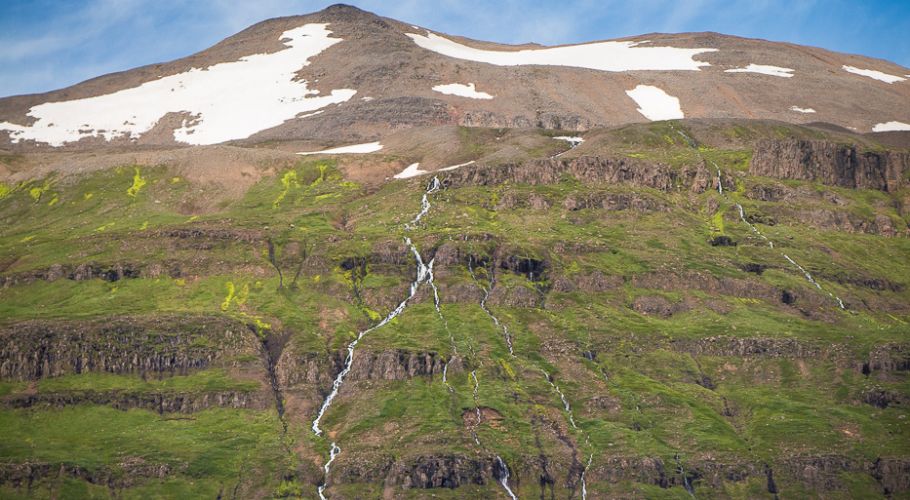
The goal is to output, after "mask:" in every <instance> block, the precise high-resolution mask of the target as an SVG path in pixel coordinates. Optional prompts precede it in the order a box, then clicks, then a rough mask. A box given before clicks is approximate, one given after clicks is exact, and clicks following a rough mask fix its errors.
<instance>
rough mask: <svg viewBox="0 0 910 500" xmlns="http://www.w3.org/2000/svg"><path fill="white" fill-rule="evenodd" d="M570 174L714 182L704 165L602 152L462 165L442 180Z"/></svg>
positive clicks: (627, 180) (607, 179)
mask: <svg viewBox="0 0 910 500" xmlns="http://www.w3.org/2000/svg"><path fill="white" fill-rule="evenodd" d="M569 175H570V176H573V177H575V178H576V179H578V180H579V181H581V182H584V183H609V184H630V185H633V186H640V187H649V188H654V189H658V190H661V191H671V190H675V189H680V188H682V189H691V190H692V191H695V192H703V191H704V190H705V189H707V188H708V187H709V186H710V185H711V182H712V177H711V173H710V172H709V171H708V170H707V169H706V168H704V166H703V165H698V166H697V167H685V168H683V169H681V170H675V169H673V168H671V167H670V166H668V165H663V164H660V163H651V162H646V161H640V160H635V159H629V158H610V157H600V156H581V157H578V158H569V159H558V158H548V159H543V160H534V161H529V162H525V163H523V164H520V165H516V164H507V165H502V166H498V167H491V166H487V165H477V166H470V167H462V168H460V169H458V170H455V171H453V172H449V173H446V174H445V176H444V177H442V178H441V180H442V183H443V184H444V185H445V186H446V187H452V188H454V187H462V186H490V185H495V184H503V183H506V182H510V183H515V184H532V185H538V184H556V183H557V182H559V181H560V180H561V179H563V178H564V177H565V176H569Z"/></svg>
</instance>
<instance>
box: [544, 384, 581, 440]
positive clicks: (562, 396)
mask: <svg viewBox="0 0 910 500" xmlns="http://www.w3.org/2000/svg"><path fill="white" fill-rule="evenodd" d="M543 376H544V378H546V379H547V383H548V384H550V387H552V388H553V390H555V391H556V394H559V399H560V400H562V406H563V407H564V408H565V409H566V415H567V416H568V417H569V423H570V424H572V428H573V429H575V430H578V426H577V425H575V416H574V414H573V413H572V407H571V406H569V400H568V399H566V395H565V394H563V393H562V391H561V390H560V389H559V386H558V385H556V382H553V377H552V376H551V375H550V374H549V373H547V372H546V370H544V372H543Z"/></svg>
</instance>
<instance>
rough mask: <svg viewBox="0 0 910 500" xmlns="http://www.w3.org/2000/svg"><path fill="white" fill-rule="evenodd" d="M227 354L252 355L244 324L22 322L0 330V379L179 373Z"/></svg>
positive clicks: (160, 319) (162, 319)
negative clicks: (83, 374)
mask: <svg viewBox="0 0 910 500" xmlns="http://www.w3.org/2000/svg"><path fill="white" fill-rule="evenodd" d="M229 353H235V354H251V355H255V356H257V358H258V354H259V349H258V345H257V341H256V338H255V336H254V335H253V334H252V333H251V332H250V331H249V330H248V329H247V327H246V325H244V324H242V323H239V322H236V321H233V320H230V319H227V318H222V317H217V316H171V315H165V316H155V317H151V318H150V317H137V318H131V317H114V318H105V319H98V320H91V321H39V320H36V321H27V322H22V323H16V324H13V325H10V326H7V327H5V328H3V329H2V330H0V379H14V380H35V379H41V378H46V377H55V376H60V375H67V374H79V373H86V372H107V373H118V374H139V375H143V376H145V375H151V376H165V375H177V374H181V375H182V374H187V373H189V372H190V371H192V370H197V369H202V368H206V367H208V366H210V365H211V364H212V363H213V362H215V360H217V359H219V358H223V357H226V355H227V354H229Z"/></svg>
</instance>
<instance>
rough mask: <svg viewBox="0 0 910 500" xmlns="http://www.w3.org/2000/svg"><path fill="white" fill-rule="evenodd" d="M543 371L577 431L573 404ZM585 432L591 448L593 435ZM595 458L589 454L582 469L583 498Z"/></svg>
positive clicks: (586, 492) (586, 493)
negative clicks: (587, 477) (586, 478)
mask: <svg viewBox="0 0 910 500" xmlns="http://www.w3.org/2000/svg"><path fill="white" fill-rule="evenodd" d="M542 371H543V375H544V378H545V379H546V380H547V383H548V384H550V387H552V388H553V390H554V391H556V394H558V395H559V399H560V400H561V401H562V406H563V408H565V410H566V415H567V416H568V418H569V423H570V424H572V428H573V429H575V430H576V431H578V430H580V429H579V428H578V426H577V425H575V414H574V412H573V411H572V406H571V405H569V400H568V399H567V398H566V395H565V394H563V392H562V390H561V389H560V388H559V386H558V385H557V384H556V382H555V381H554V380H553V377H552V376H551V375H550V374H549V373H547V371H546V370H542ZM604 378H606V374H604ZM583 434H584V437H585V445H587V446H588V447H589V448H590V446H591V436H590V435H588V433H587V432H584V433H583ZM593 460H594V454H593V453H591V454H590V455H588V463H587V464H585V468H584V469H582V471H581V478H580V479H581V498H582V500H586V499H587V498H588V484H587V483H586V482H585V474H587V472H588V468H589V467H591V462H592V461H593Z"/></svg>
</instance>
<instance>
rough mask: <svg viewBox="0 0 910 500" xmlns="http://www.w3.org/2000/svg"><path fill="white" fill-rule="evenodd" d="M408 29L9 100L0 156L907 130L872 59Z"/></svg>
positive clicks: (274, 30) (713, 42) (255, 52)
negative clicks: (586, 135)
mask: <svg viewBox="0 0 910 500" xmlns="http://www.w3.org/2000/svg"><path fill="white" fill-rule="evenodd" d="M410 26H411V25H409V24H405V23H402V22H398V21H393V20H389V19H386V18H383V17H380V16H377V15H376V14H373V13H371V12H367V11H364V10H361V9H359V8H357V7H354V6H351V5H346V4H335V5H331V6H329V7H327V8H325V9H324V10H322V11H320V12H316V13H314V14H310V15H307V16H294V17H285V18H278V19H272V20H269V21H265V22H262V23H259V24H257V25H255V26H253V27H251V28H248V29H247V30H244V31H243V32H241V33H239V34H238V35H235V36H233V37H230V38H228V39H227V40H225V41H223V42H222V43H219V44H217V45H215V46H214V47H212V48H210V49H207V50H205V51H203V52H200V53H198V54H195V55H193V56H190V57H187V58H184V59H181V60H177V61H173V62H171V63H166V64H161V65H155V66H150V67H146V68H138V69H136V70H133V71H127V72H124V73H121V74H115V75H108V76H106V77H100V78H97V79H95V80H93V81H90V82H86V83H84V84H80V85H76V86H74V87H71V88H69V89H64V90H63V91H57V92H50V93H47V94H43V95H34V96H22V97H13V98H7V99H0V147H4V146H9V147H12V148H23V147H24V148H34V147H38V148H45V147H48V146H50V147H67V146H73V145H76V143H80V142H83V141H87V142H84V144H89V145H91V146H92V147H95V146H98V145H105V144H112V145H120V146H132V145H135V144H156V145H162V144H169V145H177V144H184V143H185V144H197V145H202V144H214V143H217V142H224V141H231V140H233V141H238V140H243V141H252V142H255V141H262V140H289V139H294V140H300V139H302V140H328V139H331V140H333V141H349V140H361V139H364V140H366V139H369V140H375V139H376V138H380V137H381V136H383V135H385V134H387V133H389V132H390V131H393V130H397V129H400V128H412V127H420V126H425V125H431V124H432V125H441V124H448V125H463V126H480V127H494V128H527V127H542V128H560V129H568V130H575V131H584V130H588V129H591V128H594V127H602V126H614V125H621V124H625V123H634V122H644V121H654V120H661V119H679V118H732V119H763V120H769V119H770V120H777V121H782V122H787V123H794V124H802V123H808V122H826V123H831V124H834V125H837V126H840V127H844V128H847V129H850V130H853V131H855V132H872V131H879V130H895V129H903V128H910V125H908V123H910V76H907V75H908V74H910V70H908V69H907V68H903V67H900V66H898V65H895V64H891V63H887V62H884V61H878V60H874V59H870V58H864V57H859V56H848V55H844V54H837V53H832V52H828V51H825V50H822V49H816V48H811V47H799V46H795V45H792V44H784V43H774V42H768V41H764V40H752V39H745V38H738V37H731V36H725V35H720V34H717V33H710V32H708V33H681V34H651V35H646V36H638V37H630V38H627V39H623V40H614V41H606V42H591V43H585V44H577V45H567V46H558V47H545V46H538V45H525V46H520V47H519V46H512V45H503V44H497V43H490V42H481V41H472V40H467V39H464V38H458V37H450V36H448V35H441V34H437V33H433V32H426V31H424V30H420V29H417V28H412V27H410ZM194 68H206V69H212V68H218V69H219V70H221V71H206V72H201V73H200V72H193V69H194ZM218 75H223V76H224V79H220V78H221V77H219V76H218ZM203 82H204V85H205V87H204V88H203V87H202V85H203ZM188 85H189V87H188ZM212 86H214V87H217V88H218V89H219V92H218V94H219V95H217V96H215V95H213V94H212V93H211V92H209V91H208V90H207V89H209V88H212ZM124 92H125V93H126V94H124ZM86 98H96V100H95V101H86ZM127 98H128V99H127ZM228 98H231V99H234V101H233V102H232V103H231V104H227V102H228ZM124 99H126V100H124ZM203 101H204V102H203ZM125 103H129V106H133V107H136V106H139V107H141V108H143V109H141V110H139V109H127V107H126V104H125ZM136 103H139V104H138V105H137V104H136ZM241 103H246V104H241ZM404 103H406V104H404ZM857 103H862V105H861V106H858V105H857ZM76 108H78V109H80V113H79V115H80V118H72V117H73V113H72V112H71V110H72V109H76ZM264 110H269V113H271V115H270V116H265V115H266V112H265V111H264ZM81 111H84V113H82V112H81ZM81 116H86V117H91V119H89V120H86V119H84V118H81ZM74 120H75V121H74ZM252 123H257V124H261V126H258V125H257V126H252V125H251V124H252ZM152 129H154V130H155V132H154V133H151V132H152ZM202 129H208V130H218V131H219V133H212V134H209V135H206V134H204V133H201V131H202Z"/></svg>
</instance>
